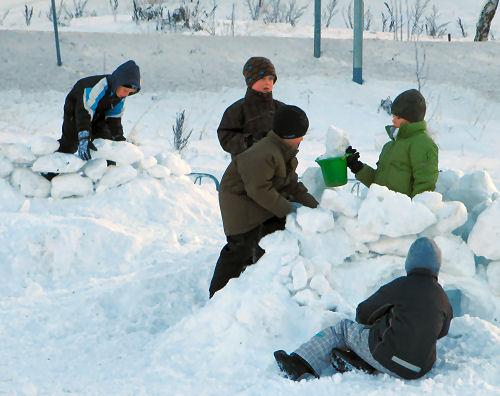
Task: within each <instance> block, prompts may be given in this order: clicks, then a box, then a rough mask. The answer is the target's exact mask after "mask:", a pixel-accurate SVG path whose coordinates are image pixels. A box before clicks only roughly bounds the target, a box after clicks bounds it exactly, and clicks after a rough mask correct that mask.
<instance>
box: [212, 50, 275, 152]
mask: <svg viewBox="0 0 500 396" xmlns="http://www.w3.org/2000/svg"><path fill="white" fill-rule="evenodd" d="M243 76H244V77H245V82H246V84H247V92H246V94H245V97H244V98H242V99H240V100H238V101H237V102H235V103H233V104H232V105H231V106H229V107H228V108H227V109H226V111H225V112H224V115H223V116H222V120H221V122H220V125H219V128H218V129H217V135H218V137H219V142H220V145H221V146H222V148H223V149H224V151H227V152H228V153H230V154H231V157H234V156H235V155H237V154H239V153H242V152H243V151H245V150H246V149H248V148H250V147H251V146H252V145H253V144H254V143H256V142H258V141H259V140H260V139H262V138H263V137H264V136H266V135H267V133H268V132H269V131H270V130H271V129H272V127H273V119H274V113H275V112H276V110H277V109H278V108H279V107H280V106H282V105H283V103H281V102H279V101H277V100H275V99H273V88H274V84H275V83H276V81H277V79H278V78H277V77H276V70H275V69H274V65H273V64H272V63H271V61H270V60H269V59H267V58H264V57H252V58H250V59H248V61H247V62H246V63H245V65H244V66H243Z"/></svg>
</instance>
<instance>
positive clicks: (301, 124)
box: [273, 105, 309, 139]
mask: <svg viewBox="0 0 500 396" xmlns="http://www.w3.org/2000/svg"><path fill="white" fill-rule="evenodd" d="M308 128H309V120H308V119H307V115H306V113H304V110H302V109H300V108H299V107H297V106H288V105H284V106H282V107H280V108H279V109H278V110H277V111H276V113H275V114H274V124H273V131H274V132H275V133H276V134H277V135H278V136H279V137H281V138H283V139H295V138H298V137H302V136H304V135H305V134H306V132H307V129H308Z"/></svg>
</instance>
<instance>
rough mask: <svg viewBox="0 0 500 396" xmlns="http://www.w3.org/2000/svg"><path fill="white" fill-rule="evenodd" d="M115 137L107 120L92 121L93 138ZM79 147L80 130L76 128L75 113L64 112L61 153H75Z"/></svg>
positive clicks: (60, 142)
mask: <svg viewBox="0 0 500 396" xmlns="http://www.w3.org/2000/svg"><path fill="white" fill-rule="evenodd" d="M99 138H101V139H109V140H117V139H114V138H113V136H112V134H111V131H110V129H109V126H108V125H107V123H106V120H99V121H96V122H93V123H92V140H94V139H99ZM77 149H78V131H77V130H76V122H75V115H74V114H73V113H69V112H66V111H65V112H64V120H63V126H62V136H61V138H60V139H59V149H58V150H57V151H59V152H61V153H68V154H73V153H75V152H76V150H77Z"/></svg>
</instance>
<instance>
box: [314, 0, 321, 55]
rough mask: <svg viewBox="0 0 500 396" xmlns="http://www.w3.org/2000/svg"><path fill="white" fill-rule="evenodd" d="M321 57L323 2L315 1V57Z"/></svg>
mask: <svg viewBox="0 0 500 396" xmlns="http://www.w3.org/2000/svg"><path fill="white" fill-rule="evenodd" d="M320 56H321V0H314V57H315V58H319V57H320Z"/></svg>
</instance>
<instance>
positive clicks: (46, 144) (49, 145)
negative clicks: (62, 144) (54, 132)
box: [30, 136, 59, 156]
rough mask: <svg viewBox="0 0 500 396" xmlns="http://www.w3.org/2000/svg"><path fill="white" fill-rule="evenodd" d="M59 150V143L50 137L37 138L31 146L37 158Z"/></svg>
mask: <svg viewBox="0 0 500 396" xmlns="http://www.w3.org/2000/svg"><path fill="white" fill-rule="evenodd" d="M58 148H59V142H58V141H57V140H56V139H53V138H51V137H48V136H37V137H35V138H33V140H32V141H31V144H30V149H31V152H32V153H33V154H34V155H36V156H42V155H49V154H52V153H53V152H55V151H56V150H57V149H58Z"/></svg>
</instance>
